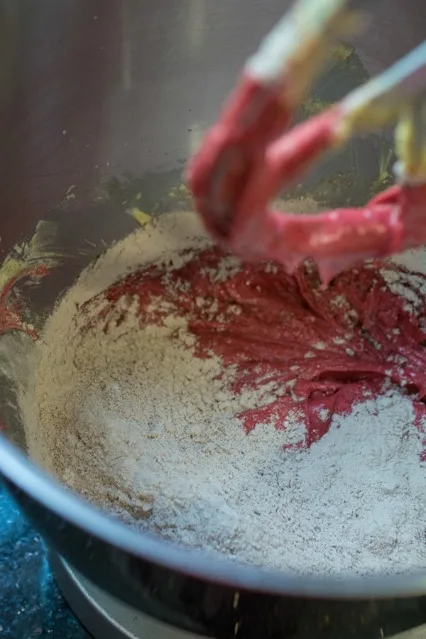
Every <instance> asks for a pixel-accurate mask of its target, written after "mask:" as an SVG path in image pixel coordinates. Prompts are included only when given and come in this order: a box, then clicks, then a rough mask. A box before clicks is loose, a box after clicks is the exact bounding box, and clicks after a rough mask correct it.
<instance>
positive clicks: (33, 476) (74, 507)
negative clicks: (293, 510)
mask: <svg viewBox="0 0 426 639" xmlns="http://www.w3.org/2000/svg"><path fill="white" fill-rule="evenodd" d="M0 473H2V474H3V475H4V476H5V477H6V478H7V479H8V480H9V481H10V482H11V483H12V484H14V485H15V486H16V487H17V488H19V489H20V490H22V491H23V492H24V493H26V494H27V495H29V496H30V497H32V498H33V499H34V500H35V501H36V502H38V503H39V504H41V505H43V506H44V507H45V508H47V509H48V510H50V511H53V512H54V513H55V514H56V515H58V516H59V517H60V518H62V519H63V520H65V521H68V522H69V523H71V524H73V525H74V526H76V527H77V528H79V529H80V530H83V531H84V532H86V533H87V534H89V535H92V536H94V537H97V538H98V539H100V540H102V541H104V542H106V543H107V544H110V545H112V546H114V547H116V548H119V549H120V550H122V551H124V552H127V553H129V554H131V555H133V556H135V557H138V558H140V559H143V560H145V561H149V562H152V563H154V564H156V565H158V566H160V567H163V568H166V569H169V570H174V571H176V572H179V573H182V574H185V575H187V576H190V577H193V578H198V579H200V580H202V581H205V582H207V583H209V582H210V583H218V584H220V585H223V586H226V587H231V588H235V589H242V590H251V591H255V592H258V593H262V594H270V595H271V594H272V595H291V596H303V597H306V598H321V599H327V598H330V599H337V600H338V599H341V600H344V599H350V598H355V599H368V598H371V597H374V598H387V597H406V596H418V595H422V594H424V593H425V592H426V567H425V570H423V571H417V572H412V573H404V574H398V575H385V574H381V575H376V576H371V577H370V576H369V577H359V576H355V575H348V576H346V577H342V576H341V575H340V576H339V575H329V576H324V577H322V576H321V577H317V576H310V575H296V574H292V573H287V572H285V571H279V570H273V569H267V568H258V567H256V566H251V565H245V564H239V563H237V562H234V561H232V560H229V559H226V558H225V557H224V558H217V557H212V556H209V555H208V553H205V552H203V551H193V550H190V549H187V548H185V547H183V546H182V547H181V546H178V545H174V544H171V543H169V542H167V541H165V540H163V539H161V538H160V537H155V536H153V535H150V534H148V533H144V532H137V531H135V530H132V529H131V528H130V526H128V525H126V524H125V523H124V522H120V521H119V520H117V519H114V518H113V517H112V516H110V515H108V514H107V513H105V512H104V511H102V510H100V509H99V508H97V507H96V506H93V505H92V504H90V503H88V502H86V501H84V500H83V499H82V498H81V497H79V496H78V495H77V494H75V493H71V492H69V491H68V490H66V489H65V488H64V487H62V486H61V485H60V484H59V483H58V482H56V481H55V480H54V479H53V478H52V477H50V476H49V475H48V474H47V473H46V472H45V471H43V470H42V469H41V468H39V467H38V466H37V465H36V464H34V463H33V462H32V461H31V460H30V459H29V458H27V457H26V456H25V455H24V453H23V452H21V451H20V450H19V449H18V447H17V446H15V445H14V444H12V443H11V442H10V441H8V440H7V439H6V437H5V436H4V435H0Z"/></svg>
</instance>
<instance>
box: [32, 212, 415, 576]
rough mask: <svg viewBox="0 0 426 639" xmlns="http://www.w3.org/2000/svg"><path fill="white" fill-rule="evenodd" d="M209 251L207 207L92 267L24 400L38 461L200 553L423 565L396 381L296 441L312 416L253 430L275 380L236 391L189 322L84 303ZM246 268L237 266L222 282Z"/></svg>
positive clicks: (406, 404) (371, 567)
mask: <svg viewBox="0 0 426 639" xmlns="http://www.w3.org/2000/svg"><path fill="white" fill-rule="evenodd" d="M209 246H210V242H209V240H208V239H207V238H206V237H205V235H204V234H203V232H202V230H201V229H200V227H199V224H198V221H197V219H196V217H195V215H193V214H190V213H188V214H182V213H179V214H170V215H167V216H162V217H160V218H159V220H158V221H157V222H156V223H154V224H152V225H149V226H148V227H146V228H143V229H140V230H138V231H136V232H135V233H133V234H132V235H130V236H129V237H127V238H126V239H125V240H123V241H122V242H119V243H118V244H116V245H115V246H114V247H113V248H112V249H110V250H109V251H108V252H107V253H106V254H105V255H104V256H103V257H102V258H101V260H99V261H98V262H97V263H96V264H94V265H93V266H92V267H91V268H90V269H88V270H87V271H85V272H84V273H83V274H82V275H81V277H80V279H79V280H78V281H77V283H76V284H75V285H74V287H73V288H72V289H71V290H70V291H69V292H68V293H67V294H66V296H65V297H64V299H63V300H62V301H61V303H60V304H59V306H58V307H57V309H56V310H55V311H54V313H53V314H52V316H51V317H50V319H49V320H48V322H47V324H46V328H45V331H44V334H43V340H42V341H40V342H39V343H38V345H37V351H38V361H37V365H36V369H35V373H34V376H33V380H32V384H31V385H30V388H29V390H28V391H27V392H26V394H25V396H24V397H22V402H21V408H22V412H23V416H24V423H26V427H27V440H28V445H29V452H30V455H31V456H32V457H33V458H35V459H36V460H37V461H38V462H39V463H40V464H41V465H43V466H44V467H45V468H46V469H47V470H48V471H50V472H51V473H52V474H54V475H55V476H56V477H57V478H59V479H60V480H61V481H62V482H63V483H64V484H65V485H66V486H68V487H69V488H70V489H72V490H75V491H77V492H78V493H79V494H81V495H82V496H83V497H85V498H86V499H88V500H90V501H91V502H93V503H95V504H98V505H100V506H102V507H104V508H105V509H107V510H108V511H110V512H111V513H113V514H114V515H115V516H117V517H119V518H121V519H123V520H125V521H126V522H127V523H128V524H130V525H131V526H134V527H136V528H137V529H139V530H143V531H146V532H149V533H154V534H157V535H160V536H161V537H163V538H164V539H166V540H168V541H169V542H172V543H176V544H180V545H184V546H186V547H188V548H191V549H199V550H203V551H205V552H209V553H212V554H214V555H217V556H226V557H229V558H232V559H233V560H235V561H239V562H243V563H251V564H255V565H258V566H262V567H271V568H276V569H282V570H286V571H291V572H295V573H302V574H312V573H314V574H324V573H330V574H331V573H334V574H345V573H357V574H362V575H368V574H374V573H377V572H385V573H396V572H403V571H406V570H410V569H415V568H420V567H424V566H425V565H426V545H425V541H424V540H425V531H426V508H425V507H424V499H425V497H424V495H425V494H426V467H425V465H424V464H422V463H420V461H419V457H420V454H421V452H422V450H423V447H422V442H421V438H420V437H419V431H418V428H417V427H416V425H415V415H414V411H413V406H412V402H411V401H410V399H409V398H408V397H405V396H403V395H402V394H401V393H400V392H398V391H396V390H395V389H393V388H391V387H389V388H384V390H383V393H382V394H381V395H380V396H379V397H377V398H373V397H371V398H368V399H366V401H364V402H363V403H360V404H358V405H357V406H355V408H353V410H352V412H351V414H349V415H345V416H337V415H336V416H334V417H333V419H332V423H331V427H330V430H329V432H328V433H327V434H326V435H325V436H324V437H322V439H320V440H319V441H317V442H315V443H313V444H312V446H311V447H310V448H309V449H300V450H295V449H292V448H291V447H292V446H293V445H294V444H295V443H298V442H300V441H301V440H303V435H304V431H305V424H304V422H303V420H301V418H300V413H299V412H298V411H297V410H294V411H293V413H292V414H291V415H289V417H288V419H287V424H286V429H285V430H277V429H276V428H275V427H274V424H272V423H264V424H258V425H257V426H256V428H255V429H254V430H253V431H251V432H250V433H249V434H246V432H245V431H244V429H243V428H242V425H241V421H240V419H239V418H238V415H239V414H240V413H241V411H243V410H246V409H247V408H250V407H256V406H258V405H259V404H261V403H262V401H264V398H265V394H267V392H268V386H267V384H266V382H265V385H262V384H260V385H259V386H258V387H257V388H256V389H254V390H252V391H250V392H249V391H247V392H245V393H242V394H239V395H237V394H235V393H233V392H231V390H230V389H231V385H232V382H233V381H234V375H235V371H234V370H233V369H232V367H229V368H227V369H224V368H223V365H222V360H221V358H220V357H218V356H216V355H214V354H213V353H212V354H211V355H210V356H209V357H207V358H204V359H201V358H199V357H196V355H195V351H196V340H195V338H194V335H193V334H192V332H191V331H190V330H189V327H188V322H187V321H186V320H185V318H182V317H176V316H175V315H174V314H173V312H170V314H168V315H167V314H166V319H165V320H164V321H163V322H162V324H161V325H155V324H148V325H145V326H141V322H140V315H139V304H138V300H137V299H136V298H133V297H130V298H121V299H120V301H119V302H118V304H117V305H116V306H115V308H114V310H113V311H111V310H110V309H109V308H108V307H107V305H106V303H105V300H104V299H103V298H102V295H100V296H99V298H98V299H97V300H96V303H92V304H90V305H89V306H88V307H87V309H88V310H87V313H85V314H82V313H79V312H78V309H81V308H82V306H84V305H85V303H86V302H88V300H92V299H93V297H94V296H96V295H98V294H100V293H102V291H104V290H105V289H106V288H107V287H108V286H110V285H111V284H112V283H113V282H114V281H116V280H117V279H118V278H120V277H122V276H124V275H126V274H127V273H129V272H131V271H133V270H135V269H136V268H139V267H141V266H147V265H155V264H157V265H158V264H161V265H162V267H164V266H165V265H166V267H167V269H169V270H170V272H172V271H173V270H174V269H176V268H179V267H180V266H182V265H183V264H185V263H186V262H189V261H190V260H191V259H192V258H193V257H194V255H197V254H198V253H199V252H200V251H201V250H204V249H206V248H208V247H209ZM237 268H238V263H237V262H236V261H232V260H230V261H226V262H224V263H222V268H221V269H218V271H217V273H216V274H215V276H216V277H217V278H218V279H219V280H223V279H225V280H226V278H227V277H229V275H230V273H232V272H234V271H235V269H237ZM200 303H201V302H200ZM165 304H166V306H167V301H165V300H161V299H159V300H156V301H155V302H154V303H153V304H152V306H151V307H150V309H149V312H150V313H152V314H153V315H155V313H156V312H157V311H159V310H161V312H162V313H163V314H164V310H165V306H164V305H165ZM166 310H167V308H166ZM99 318H101V320H100V319H99ZM91 320H93V321H92V323H90V322H91ZM317 346H318V345H317ZM318 348H319V347H318ZM325 418H326V416H325Z"/></svg>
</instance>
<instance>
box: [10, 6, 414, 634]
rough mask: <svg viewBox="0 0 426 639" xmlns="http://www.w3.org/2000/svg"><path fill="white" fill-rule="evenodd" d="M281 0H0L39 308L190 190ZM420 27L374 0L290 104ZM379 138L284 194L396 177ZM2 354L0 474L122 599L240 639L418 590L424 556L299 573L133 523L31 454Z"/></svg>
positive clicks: (409, 15)
mask: <svg viewBox="0 0 426 639" xmlns="http://www.w3.org/2000/svg"><path fill="white" fill-rule="evenodd" d="M288 4H289V2H288V0H285V1H284V0H156V1H155V2H148V0H109V1H105V0H63V1H62V2H57V1H56V0H38V2H37V3H34V2H32V1H31V0H0V89H1V92H0V130H1V150H0V155H1V171H0V180H1V186H0V210H1V220H0V236H1V243H0V252H1V254H2V260H3V259H4V258H5V257H6V255H9V254H10V252H11V251H12V250H13V247H15V249H14V250H15V254H16V251H17V250H18V251H19V250H22V245H20V244H19V243H22V241H23V240H24V239H25V238H29V237H32V236H33V234H34V230H35V227H36V224H37V222H38V221H39V220H40V219H42V218H43V219H47V220H53V221H54V224H55V228H56V231H55V234H54V236H52V238H51V241H50V246H49V250H50V251H51V253H52V252H53V253H54V254H55V255H59V256H60V259H59V263H58V265H57V267H56V268H54V269H53V270H52V272H51V274H50V275H49V276H48V277H47V278H45V279H43V280H42V282H41V283H40V285H39V286H38V287H32V288H28V287H25V286H24V287H22V291H21V297H22V298H24V299H25V301H26V304H27V305H28V307H29V308H30V309H31V312H32V316H34V314H35V315H36V316H37V318H38V319H37V322H38V323H40V324H42V321H43V317H44V316H45V314H46V313H47V312H48V311H49V310H50V309H51V308H52V305H53V304H54V302H55V300H56V299H58V297H59V296H60V295H61V294H62V293H63V291H64V289H65V288H66V287H67V286H69V285H70V284H71V282H72V281H73V279H74V277H75V276H76V274H77V273H78V272H79V271H80V270H81V269H82V268H83V266H84V265H85V264H87V263H88V261H90V260H91V259H93V257H95V256H96V255H99V253H101V252H102V251H103V250H104V248H105V245H106V244H109V243H111V242H112V241H113V240H114V239H116V238H119V237H122V236H123V235H125V234H126V233H128V232H129V231H130V230H131V229H132V228H133V227H134V225H135V221H134V220H133V219H132V217H131V216H129V215H127V214H126V211H127V210H128V209H129V208H131V207H132V206H138V207H141V208H143V209H144V210H150V211H157V212H161V211H162V210H166V209H168V208H177V207H185V206H188V198H187V195H186V194H185V193H184V192H183V191H182V190H181V189H180V188H179V185H180V183H181V172H182V168H183V166H184V164H185V161H186V159H187V158H188V156H189V155H190V154H191V153H192V151H193V150H194V149H195V148H196V146H197V144H198V142H199V140H200V136H201V135H202V133H203V131H205V129H206V127H207V126H208V125H209V124H210V123H212V122H213V120H214V119H215V117H216V115H217V112H218V109H219V106H220V104H221V102H222V99H223V98H224V97H225V95H226V94H227V92H228V91H229V89H230V88H231V87H232V85H233V83H234V81H235V78H236V76H237V73H238V72H239V70H240V68H241V66H242V64H243V62H244V60H245V58H246V57H247V55H248V54H250V53H251V52H252V51H253V49H254V48H255V47H256V46H257V44H258V42H259V40H260V38H261V37H262V36H263V35H264V34H265V33H266V32H267V31H268V29H269V28H270V27H271V26H272V24H273V23H274V22H275V21H276V20H277V18H279V17H280V16H281V15H282V13H283V11H284V10H285V8H286V6H288ZM425 33H426V11H425V9H424V6H423V3H422V0H418V1H416V0H411V1H410V2H406V0H381V2H376V3H374V14H373V19H372V24H371V27H370V30H369V31H368V33H367V34H366V35H364V36H363V37H362V38H360V39H358V40H357V41H354V42H353V43H352V45H353V47H354V49H353V50H351V49H350V48H348V47H344V48H343V49H341V50H340V54H339V55H336V56H335V58H334V60H333V63H332V65H331V68H330V70H329V71H327V73H326V74H325V76H324V78H323V80H322V81H321V82H320V83H319V85H318V87H317V88H316V90H315V92H314V93H313V96H312V99H311V100H310V101H309V102H308V103H307V104H305V107H304V109H302V111H301V114H300V115H301V117H303V116H304V115H306V114H309V113H312V112H313V111H314V110H316V109H318V108H321V106H323V105H324V104H327V103H329V102H331V101H333V100H335V99H337V98H339V97H341V96H342V95H343V94H344V93H345V92H346V91H347V90H348V89H350V88H352V87H354V86H356V85H358V84H360V83H361V82H363V81H364V80H365V79H366V78H367V77H368V75H369V74H371V73H376V72H378V71H380V70H382V69H383V68H384V67H386V66H387V65H389V64H390V63H392V62H393V61H394V60H396V59H397V58H398V57H399V56H401V55H402V54H404V53H406V52H407V51H408V50H409V49H410V48H411V47H413V46H414V45H415V44H417V43H419V42H421V41H422V40H423V39H424V36H425ZM390 148H391V147H390V144H389V139H388V138H387V137H386V136H384V135H380V134H378V135H375V136H370V137H368V138H364V139H361V140H357V141H355V142H353V143H351V144H350V145H349V146H348V148H347V149H346V150H345V152H344V153H342V155H340V156H339V157H337V158H332V159H329V160H327V162H325V163H324V165H323V166H322V167H321V168H320V170H319V171H317V172H316V173H315V174H313V175H311V176H308V178H307V180H306V182H304V184H303V185H294V188H293V190H292V193H291V195H292V196H295V195H296V196H297V195H298V194H302V193H306V192H308V193H309V194H312V195H314V197H316V199H318V200H319V201H320V202H324V204H329V205H330V204H332V205H335V204H344V203H347V202H351V203H354V204H359V203H361V202H363V201H364V200H366V199H367V197H368V196H369V195H371V193H372V192H374V191H375V190H378V189H379V188H380V186H381V185H383V184H384V183H385V182H386V181H387V180H389V179H391V176H390V171H391V163H392V153H391V150H390ZM17 245H18V249H16V246H17ZM19 246H20V247H21V248H19ZM27 257H28V256H27ZM30 259H33V260H34V259H36V258H34V255H33V256H32V257H31V255H30ZM2 339H3V340H4V339H8V338H7V337H6V338H5V337H3V338H2ZM9 363H10V362H9ZM9 363H8V362H7V361H5V360H4V359H2V360H1V367H0V372H1V375H2V377H1V393H0V415H1V422H2V425H3V431H4V432H3V435H2V436H1V437H0V470H1V472H2V473H3V475H4V479H5V481H6V482H7V484H8V486H9V488H10V490H11V491H12V493H13V494H14V495H15V497H16V499H17V500H18V502H19V503H20V505H21V506H22V507H23V509H24V510H25V512H26V513H27V515H28V516H29V517H30V518H31V520H32V521H33V522H34V523H35V524H36V526H37V528H38V529H39V530H40V532H41V533H42V534H43V535H44V537H45V539H46V541H47V542H48V544H49V545H50V546H52V547H54V548H55V549H56V550H58V551H59V552H60V553H61V554H62V555H63V556H64V557H66V559H67V560H68V561H69V562H70V563H71V564H72V565H73V566H75V567H76V568H77V569H78V570H79V571H80V572H81V573H83V574H84V575H86V576H87V577H89V578H90V579H91V580H92V581H93V582H94V583H96V584H98V585H100V586H101V587H102V588H104V589H105V590H108V591H109V592H111V593H113V594H115V595H116V596H118V597H120V598H122V599H123V600H125V601H127V602H129V603H131V604H132V605H133V606H136V607H139V608H141V609H143V610H145V611H148V612H150V614H153V615H155V616H158V617H161V618H164V619H165V620H167V621H169V622H170V623H173V624H175V625H177V626H180V627H183V628H187V629H188V630H192V631H194V632H200V633H203V634H209V635H211V636H217V637H219V636H220V637H228V636H232V632H233V629H234V628H235V627H236V626H235V624H236V622H237V621H236V620H238V622H240V621H242V625H241V626H240V634H239V637H252V636H253V637H254V636H257V637H259V636H263V637H266V636H268V637H273V636H274V635H273V632H275V625H274V624H272V622H271V619H272V618H274V619H275V618H276V616H277V614H278V613H277V611H278V610H280V611H282V612H283V615H284V617H283V619H284V618H285V619H286V620H287V621H288V620H289V619H291V620H292V621H291V623H290V622H288V623H289V624H290V625H288V624H287V626H286V627H287V628H290V627H293V626H292V625H291V624H293V625H294V624H296V625H297V623H298V620H300V618H301V616H303V615H304V614H305V613H306V610H307V607H308V606H309V605H312V606H317V608H316V609H318V610H319V609H321V610H322V608H321V606H325V608H324V610H327V615H328V617H329V618H330V615H331V617H333V614H336V615H338V616H339V618H344V617H345V613H344V610H345V609H344V606H345V605H346V603H345V602H341V603H340V604H337V603H336V601H335V600H338V599H342V598H365V599H372V598H376V597H395V596H406V597H408V596H409V595H413V594H417V593H422V594H423V593H426V567H425V570H424V572H423V573H421V574H417V575H399V576H398V575H395V576H391V577H388V578H380V577H377V578H374V579H369V580H367V581H365V580H360V579H355V578H348V579H347V580H344V581H342V580H337V579H332V578H323V579H309V578H302V577H293V576H290V575H286V574H284V573H277V572H271V571H261V570H258V569H255V568H251V567H245V566H236V565H234V564H229V563H228V562H226V561H217V560H212V559H211V558H209V557H208V556H205V555H193V554H188V553H187V552H186V551H185V550H183V549H179V548H175V547H173V546H169V545H167V544H166V543H165V542H162V541H160V540H156V539H152V538H149V537H146V536H143V535H138V534H136V533H135V532H133V531H131V530H130V529H127V528H126V527H125V526H124V525H121V524H119V523H117V522H115V521H113V520H111V519H109V518H108V517H107V516H106V515H104V514H102V513H99V512H97V511H95V509H93V508H92V507H91V506H89V505H87V504H85V503H84V502H82V501H81V500H80V499H79V498H77V497H76V496H74V495H71V494H70V493H66V492H65V491H64V490H62V489H61V488H60V487H59V485H57V484H56V483H55V481H54V480H53V479H52V478H49V477H47V475H45V474H44V473H43V471H42V470H40V469H38V468H36V467H35V466H34V465H33V464H32V463H31V462H30V461H29V460H28V459H27V457H26V453H25V436H24V431H23V427H22V424H21V423H20V416H19V411H18V410H17V407H16V398H15V390H14V388H13V384H11V381H10V378H9V376H8V371H9ZM236 591H238V592H240V593H241V597H242V599H241V605H240V606H239V607H238V610H237V609H236V608H235V606H234V603H233V602H235V593H236ZM252 593H257V594H256V595H253V594H252ZM254 596H255V597H256V602H257V611H258V615H257V617H258V621H256V619H257V617H256V619H255V618H253V613H252V610H251V609H252V606H251V602H252V600H253V597H254ZM289 597H290V598H289ZM319 599H323V600H325V602H326V603H323V604H319V603H318V600H319ZM259 606H260V607H259ZM318 606H319V608H318ZM336 606H337V607H336ZM342 607H343V608H342ZM332 610H334V611H338V612H336V613H334V612H332ZM259 611H260V612H259ZM280 614H281V613H280ZM237 618H238V619H237ZM268 620H269V621H268ZM287 621H286V623H287ZM274 623H275V622H274ZM277 623H278V622H277ZM268 624H269V625H268ZM283 627H284V626H283ZM259 628H262V629H263V630H262V632H261V634H259V632H260V631H259ZM267 628H270V630H267ZM271 628H272V630H271ZM280 628H281V626H280ZM281 629H282V628H281ZM231 630H232V632H231ZM256 632H257V635H256ZM283 632H284V631H283ZM262 633H263V634H262ZM268 633H269V634H268ZM279 636H287V635H285V634H280V635H279ZM288 636H290V635H288ZM291 636H294V635H291Z"/></svg>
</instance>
